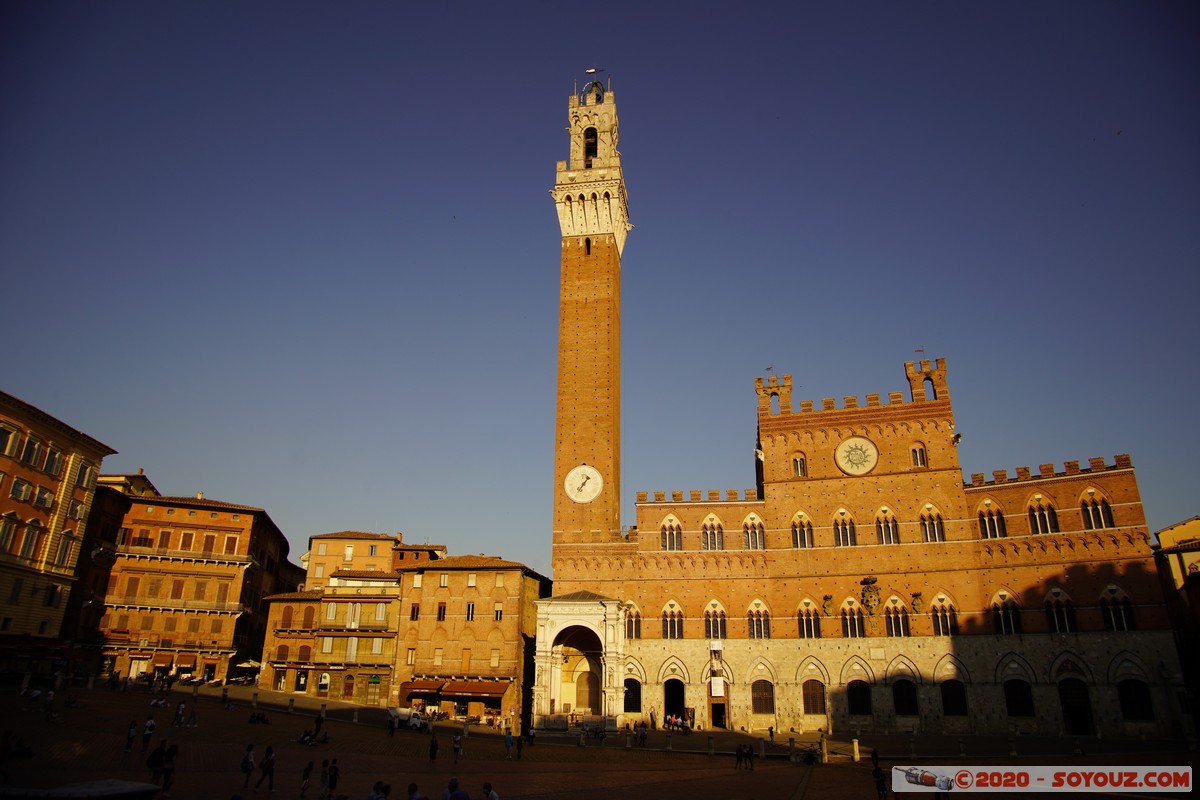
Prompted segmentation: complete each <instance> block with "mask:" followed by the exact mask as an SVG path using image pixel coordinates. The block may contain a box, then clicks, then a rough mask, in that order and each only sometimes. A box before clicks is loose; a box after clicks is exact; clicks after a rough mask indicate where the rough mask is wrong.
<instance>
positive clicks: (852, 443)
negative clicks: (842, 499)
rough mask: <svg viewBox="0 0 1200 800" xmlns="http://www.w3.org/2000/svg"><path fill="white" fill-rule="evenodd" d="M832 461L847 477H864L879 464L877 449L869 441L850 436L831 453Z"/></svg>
mask: <svg viewBox="0 0 1200 800" xmlns="http://www.w3.org/2000/svg"><path fill="white" fill-rule="evenodd" d="M833 460H834V461H836V462H837V465H838V469H840V470H841V471H842V472H844V473H846V474H847V475H866V474H867V473H868V472H870V471H871V470H873V469H875V465H876V464H878V463H879V448H877V447H876V446H875V443H874V442H872V441H871V440H870V439H866V438H863V437H862V436H851V437H850V438H849V439H845V440H843V441H842V443H841V444H839V445H838V446H837V449H836V450H834V451H833Z"/></svg>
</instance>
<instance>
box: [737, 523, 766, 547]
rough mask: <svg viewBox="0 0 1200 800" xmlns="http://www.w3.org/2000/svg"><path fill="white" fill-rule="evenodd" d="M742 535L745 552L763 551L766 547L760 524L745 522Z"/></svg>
mask: <svg viewBox="0 0 1200 800" xmlns="http://www.w3.org/2000/svg"><path fill="white" fill-rule="evenodd" d="M742 535H743V536H744V538H745V546H746V549H747V550H763V549H765V548H766V546H767V540H766V536H765V534H764V533H763V526H762V523H761V522H747V523H746V524H745V525H743V526H742Z"/></svg>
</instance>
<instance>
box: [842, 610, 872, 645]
mask: <svg viewBox="0 0 1200 800" xmlns="http://www.w3.org/2000/svg"><path fill="white" fill-rule="evenodd" d="M865 635H866V634H865V633H864V629H863V614H862V611H860V610H858V609H855V608H844V609H842V638H844V639H861V638H863V637H864V636H865Z"/></svg>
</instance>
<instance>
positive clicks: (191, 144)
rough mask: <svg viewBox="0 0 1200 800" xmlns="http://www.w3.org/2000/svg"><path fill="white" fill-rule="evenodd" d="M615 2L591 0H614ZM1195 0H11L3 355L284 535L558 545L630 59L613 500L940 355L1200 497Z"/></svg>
mask: <svg viewBox="0 0 1200 800" xmlns="http://www.w3.org/2000/svg"><path fill="white" fill-rule="evenodd" d="M589 14H590V16H589ZM1198 33H1200V24H1198V13H1197V6H1196V4H1195V3H1184V2H1169V1H1166V2H1116V3H1114V2H1071V1H1069V0H1068V1H1064V2H1054V3H1046V2H1003V3H983V2H972V3H962V2H908V3H892V2H886V3H884V2H880V3H866V2H822V3H779V2H772V3H749V4H741V5H738V4H733V3H728V2H721V3H707V2H689V3H666V2H664V3H648V2H637V3H621V2H616V3H604V4H590V5H589V4H564V3H557V2H530V3H519V2H512V3H482V2H480V3H463V2H447V3H415V2H414V3H401V2H386V3H385V2H345V3H334V2H246V1H245V0H237V2H220V1H215V0H206V1H205V2H186V1H184V0H178V1H176V2H166V3H164V2H79V3H68V2H55V1H54V0H48V1H46V2H33V1H25V2H22V1H21V0H16V1H13V2H7V3H4V4H3V5H2V6H0V101H2V105H0V108H3V112H2V113H0V272H2V274H3V276H4V287H5V289H4V293H3V297H4V300H5V309H6V314H5V320H6V323H5V325H4V326H3V327H4V331H5V336H4V352H5V359H4V364H5V366H4V370H3V380H2V383H0V388H3V389H4V390H6V391H8V392H10V393H12V394H15V395H17V396H18V397H21V398H22V399H24V400H26V401H28V402H31V403H33V404H35V405H37V406H39V407H41V408H43V409H44V410H46V411H47V412H49V413H51V414H53V415H55V416H57V417H59V418H60V419H62V420H64V421H65V422H67V423H69V424H71V425H73V426H75V427H78V428H80V429H81V430H84V431H86V432H87V433H89V434H91V435H93V436H95V437H96V438H98V439H100V440H101V441H103V442H105V443H107V444H109V445H111V446H112V447H114V448H116V449H117V450H119V451H120V453H119V455H116V456H113V457H111V458H109V459H107V460H106V461H105V465H104V466H105V471H109V472H128V471H133V470H136V469H137V468H139V467H142V468H144V469H145V470H146V472H147V474H148V475H149V476H150V477H151V479H152V480H153V481H154V482H155V484H156V485H157V486H158V487H159V488H160V489H161V490H162V491H163V492H164V493H167V494H191V493H194V492H196V491H204V492H205V494H206V496H207V497H210V498H214V499H220V500H226V501H230V502H235V503H245V504H250V505H257V506H262V507H264V508H266V509H267V511H268V512H269V513H270V515H271V516H272V518H273V519H274V520H275V521H276V522H277V523H278V524H279V526H280V527H281V528H282V529H283V531H284V532H285V533H286V534H287V535H288V536H289V538H290V539H291V541H292V542H293V544H294V547H295V549H294V551H293V557H295V556H298V555H299V553H300V552H302V551H303V548H304V546H305V543H306V537H307V536H309V535H311V534H315V533H323V532H328V531H335V530H342V529H347V528H352V529H365V530H376V531H388V532H395V531H397V530H400V531H403V532H404V534H405V538H406V540H408V541H414V542H420V541H432V542H442V543H445V544H446V545H448V546H449V547H450V549H451V551H452V552H455V553H489V554H497V555H503V556H505V557H507V558H512V559H517V560H521V561H525V562H527V563H529V564H530V565H531V566H533V567H534V568H536V569H539V570H541V571H543V572H546V573H549V545H550V510H551V496H552V492H553V491H554V490H555V486H554V481H553V474H552V445H553V441H552V440H553V422H554V420H553V417H554V380H555V359H556V353H555V344H556V338H555V337H556V326H557V314H558V306H557V297H558V268H559V232H558V226H557V220H556V216H555V213H554V209H553V206H552V205H551V201H550V197H549V194H548V190H549V188H550V187H551V186H552V185H553V181H554V164H555V161H557V160H560V159H565V158H566V156H567V145H568V142H567V137H566V134H565V132H564V126H565V125H566V104H567V98H568V97H569V95H570V94H571V92H572V89H573V86H574V81H575V80H576V79H577V78H578V79H580V80H581V81H582V79H583V78H584V76H583V69H584V68H586V67H589V66H599V67H604V68H607V69H608V70H609V71H610V72H611V73H612V76H613V77H612V81H613V89H614V91H615V93H616V98H617V102H618V107H619V109H620V114H621V151H622V155H623V164H624V167H625V176H626V181H627V185H628V189H629V198H630V199H629V208H630V215H631V218H632V221H633V222H634V224H635V225H636V227H635V229H634V230H633V232H632V233H631V235H630V237H629V241H628V244H627V247H626V249H625V258H624V262H623V282H624V286H623V290H624V300H623V301H624V305H623V324H624V331H623V348H624V352H623V354H624V372H623V398H624V405H623V427H624V450H623V467H624V475H623V486H622V489H621V491H622V497H623V503H624V512H623V522H624V524H627V525H628V524H631V523H632V522H633V521H634V520H633V498H634V493H635V492H637V491H643V490H644V491H654V490H665V491H670V490H673V489H681V490H688V489H726V488H739V489H744V488H748V487H750V486H752V485H753V483H754V464H753V444H754V434H755V407H756V405H755V395H754V387H753V381H754V378H755V377H757V376H760V375H764V374H765V368H766V367H768V366H769V365H774V367H775V370H776V371H777V372H779V373H791V374H792V375H793V376H794V381H795V383H796V384H798V385H799V388H797V389H796V391H795V399H796V401H797V403H798V401H799V400H800V399H813V400H817V401H819V400H820V399H821V398H823V397H837V398H839V403H840V402H841V400H840V398H841V397H843V396H844V395H857V396H859V397H860V398H861V397H863V396H864V395H865V394H866V393H868V392H880V393H886V392H888V391H896V390H900V389H902V388H904V386H905V382H904V376H903V367H902V364H903V362H904V361H905V360H909V359H912V358H913V357H914V355H915V354H914V350H915V349H916V348H920V347H923V348H924V350H925V355H926V356H928V357H938V356H942V357H945V358H946V359H948V361H949V368H950V373H949V381H950V388H951V394H952V396H953V399H954V401H955V411H956V415H957V422H958V430H959V431H961V432H962V433H963V435H964V439H963V443H962V445H961V447H960V451H959V452H960V456H961V459H962V466H963V469H964V472H966V473H968V474H969V473H971V472H987V473H989V474H990V472H991V471H992V470H993V469H1002V468H1007V469H1009V470H1010V471H1011V470H1014V469H1015V468H1016V467H1017V466H1022V465H1030V466H1033V467H1034V468H1035V469H1036V466H1037V465H1038V464H1040V463H1045V462H1053V463H1055V464H1057V465H1059V468H1060V469H1061V464H1062V462H1063V461H1065V460H1068V459H1080V460H1086V459H1087V458H1088V457H1091V456H1104V457H1105V458H1106V459H1108V460H1109V461H1110V462H1111V460H1112V457H1113V455H1114V454H1116V453H1123V452H1128V453H1130V454H1131V455H1132V457H1133V462H1134V465H1135V466H1136V467H1137V469H1138V477H1139V483H1140V486H1141V490H1142V496H1143V499H1144V501H1145V506H1146V515H1147V517H1148V519H1149V523H1150V526H1151V529H1152V530H1154V529H1157V528H1161V527H1164V526H1166V525H1169V524H1171V523H1174V522H1177V521H1179V520H1182V519H1185V518H1187V517H1190V516H1192V515H1194V514H1197V513H1200V502H1198V501H1197V491H1196V490H1197V486H1198V485H1200V466H1198V461H1197V452H1198V451H1200V434H1198V432H1197V431H1198V425H1197V422H1196V418H1195V412H1194V408H1195V406H1196V398H1197V395H1198V391H1197V389H1198V388H1200V387H1198V383H1200V379H1198V378H1197V369H1196V362H1197V343H1198V342H1197V339H1198V334H1197V323H1196V319H1195V315H1196V312H1195V307H1196V297H1197V294H1198V289H1200V285H1198V284H1200V279H1198V278H1197V267H1198V265H1200V258H1198V254H1200V48H1197V46H1196V41H1197V35H1198Z"/></svg>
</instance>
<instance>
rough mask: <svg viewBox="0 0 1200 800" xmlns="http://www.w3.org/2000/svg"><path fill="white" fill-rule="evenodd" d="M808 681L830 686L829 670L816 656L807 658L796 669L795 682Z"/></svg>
mask: <svg viewBox="0 0 1200 800" xmlns="http://www.w3.org/2000/svg"><path fill="white" fill-rule="evenodd" d="M808 680H818V681H820V682H821V683H823V684H824V685H826V686H828V685H829V668H828V667H826V666H825V663H824V662H823V661H821V660H820V659H819V658H817V657H816V656H805V657H804V658H803V660H801V661H800V664H799V665H798V666H797V667H796V675H795V682H796V683H803V682H804V681H808Z"/></svg>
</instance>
